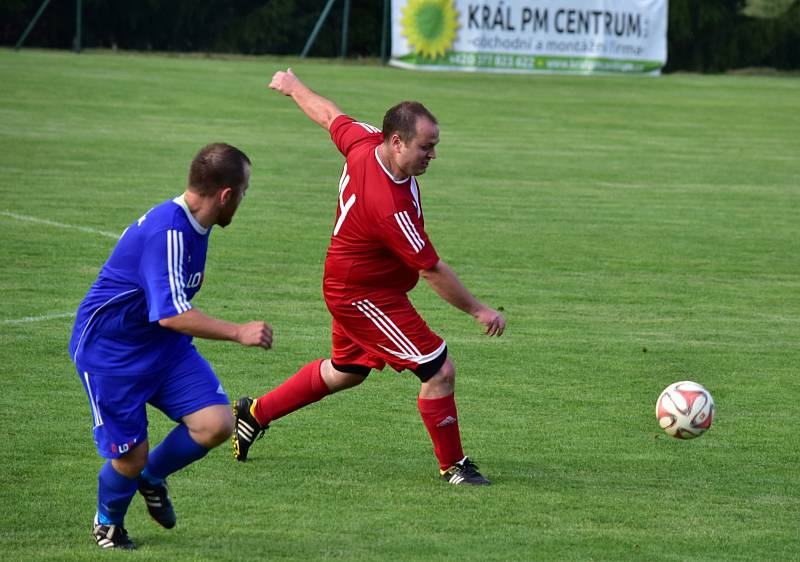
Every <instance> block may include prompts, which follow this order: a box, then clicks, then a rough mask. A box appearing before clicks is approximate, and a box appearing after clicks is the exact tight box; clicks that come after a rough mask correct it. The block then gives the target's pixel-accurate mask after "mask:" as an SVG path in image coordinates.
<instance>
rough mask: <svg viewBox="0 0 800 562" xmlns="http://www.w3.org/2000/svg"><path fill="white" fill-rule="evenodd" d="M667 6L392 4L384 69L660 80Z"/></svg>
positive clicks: (464, 0) (584, 1) (627, 2)
mask: <svg viewBox="0 0 800 562" xmlns="http://www.w3.org/2000/svg"><path fill="white" fill-rule="evenodd" d="M667 4H668V0H564V1H559V0H550V1H546V0H539V1H534V0H488V1H484V2H470V1H468V0H392V58H391V60H390V64H392V65H394V66H400V67H404V68H420V69H430V70H469V71H486V72H564V73H577V74H592V73H634V74H659V73H660V72H661V68H662V67H663V66H664V64H665V63H666V61H667Z"/></svg>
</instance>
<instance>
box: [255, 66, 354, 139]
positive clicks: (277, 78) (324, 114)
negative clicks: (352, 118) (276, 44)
mask: <svg viewBox="0 0 800 562" xmlns="http://www.w3.org/2000/svg"><path fill="white" fill-rule="evenodd" d="M269 87H270V88H272V89H273V90H276V91H278V92H280V93H282V94H283V95H284V96H289V97H290V98H292V99H293V100H294V102H295V103H296V104H297V106H298V107H299V108H300V109H301V110H303V113H305V114H306V115H307V116H308V117H309V119H311V120H312V121H313V122H314V123H316V124H317V125H319V126H320V127H322V128H323V129H325V130H326V131H327V130H329V129H330V128H331V123H333V120H334V119H336V118H337V117H339V116H340V115H342V110H341V109H339V108H338V107H337V106H336V104H335V103H333V102H332V101H331V100H329V99H328V98H324V97H322V96H321V95H319V94H318V93H316V92H314V91H313V90H311V89H310V88H309V87H308V86H306V85H305V84H303V83H302V82H301V81H300V79H299V78H298V77H297V76H295V75H294V72H293V71H292V69H291V68H288V69H287V70H286V72H284V71H282V70H281V71H278V72H276V73H275V75H274V76H273V77H272V81H271V82H270V83H269Z"/></svg>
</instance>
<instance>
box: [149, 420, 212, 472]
mask: <svg viewBox="0 0 800 562" xmlns="http://www.w3.org/2000/svg"><path fill="white" fill-rule="evenodd" d="M207 453H208V449H206V448H205V447H203V446H202V445H200V444H199V443H198V442H197V441H195V440H194V439H192V437H191V435H189V428H188V427H186V426H185V425H184V424H182V423H181V424H178V426H177V427H176V428H175V429H173V430H172V431H170V432H169V435H167V436H166V437H165V438H164V440H163V441H162V442H161V443H159V445H158V447H156V448H155V449H153V450H152V451H150V456H149V457H148V459H147V466H146V467H145V469H144V472H142V477H143V478H145V479H147V480H148V481H149V482H151V483H152V484H156V483H158V482H160V481H161V480H163V479H164V478H166V477H167V476H169V475H170V474H172V473H173V472H177V471H179V470H180V469H182V468H183V467H184V466H187V465H189V464H191V463H193V462H194V461H196V460H198V459H202V458H203V457H204V456H206V454H207Z"/></svg>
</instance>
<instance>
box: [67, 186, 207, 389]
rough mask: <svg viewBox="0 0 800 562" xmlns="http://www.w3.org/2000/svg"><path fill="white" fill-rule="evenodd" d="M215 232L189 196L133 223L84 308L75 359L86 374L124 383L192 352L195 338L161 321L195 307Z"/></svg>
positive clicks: (74, 340) (73, 344)
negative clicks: (196, 214)
mask: <svg viewBox="0 0 800 562" xmlns="http://www.w3.org/2000/svg"><path fill="white" fill-rule="evenodd" d="M210 232H211V229H210V228H204V227H203V226H202V225H200V224H199V223H198V222H197V221H196V220H195V218H194V217H193V216H192V214H191V212H190V211H189V208H188V206H187V205H186V202H185V200H184V198H183V196H182V195H181V196H179V197H176V198H175V199H172V200H170V201H165V202H164V203H162V204H161V205H158V206H157V207H154V208H153V209H150V210H149V211H148V212H147V213H145V214H144V215H143V216H142V217H141V218H140V219H139V220H137V221H136V222H134V223H133V224H131V225H130V226H129V227H128V228H127V229H126V230H125V232H123V233H122V236H120V239H119V241H118V242H117V245H116V246H115V248H114V251H113V252H112V253H111V257H109V258H108V261H106V263H105V264H104V265H103V267H102V269H101V270H100V273H99V274H98V276H97V280H96V281H95V282H94V284H93V285H92V287H91V288H90V289H89V292H88V293H87V294H86V297H85V298H84V299H83V302H82V303H81V305H80V307H79V308H78V313H77V317H76V319H75V326H74V327H73V330H72V338H71V339H70V344H69V351H70V356H71V357H72V360H73V361H74V362H75V363H76V364H77V365H80V366H81V368H82V369H86V370H89V371H94V372H98V373H103V374H106V375H119V376H123V375H135V374H141V373H148V372H152V371H153V370H161V369H163V368H164V367H166V366H168V365H171V364H173V363H175V361H176V360H180V358H181V357H183V356H184V355H185V353H186V352H188V351H190V350H191V348H192V338H191V337H190V336H187V335H184V334H181V333H179V332H176V331H174V330H170V329H167V328H163V327H161V326H160V325H159V324H158V321H159V320H161V319H162V318H169V317H171V316H176V315H178V314H181V313H183V312H186V311H187V310H190V309H191V308H192V305H191V303H190V301H191V300H192V297H194V295H195V294H196V293H197V291H199V290H200V286H201V285H202V283H203V272H204V269H205V263H206V250H207V248H208V237H209V234H210Z"/></svg>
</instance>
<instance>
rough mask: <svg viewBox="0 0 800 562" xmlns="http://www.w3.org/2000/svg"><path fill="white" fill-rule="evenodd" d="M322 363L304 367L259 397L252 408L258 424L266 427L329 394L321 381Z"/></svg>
mask: <svg viewBox="0 0 800 562" xmlns="http://www.w3.org/2000/svg"><path fill="white" fill-rule="evenodd" d="M323 361H324V359H317V360H316V361H312V362H311V363H308V364H307V365H304V366H303V367H302V368H301V369H300V370H299V371H297V372H296V373H295V374H294V375H292V376H291V377H289V378H288V379H286V380H285V381H283V384H281V385H280V386H279V387H278V388H276V389H274V390H272V391H270V392H268V393H267V394H265V395H264V396H261V397H260V398H259V399H258V400H257V401H256V406H255V408H253V413H254V414H255V416H256V420H258V423H260V424H261V425H262V426H263V425H266V424H268V423H270V422H271V421H273V420H277V419H278V418H280V417H283V416H285V415H286V414H289V413H291V412H294V411H295V410H299V409H300V408H302V407H303V406H307V405H309V404H312V403H314V402H317V401H319V400H322V399H323V398H325V397H326V396H327V395H328V394H330V393H331V391H330V389H329V388H328V385H326V384H325V381H324V380H322V371H321V370H320V365H322V362H323Z"/></svg>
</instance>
